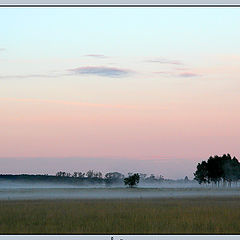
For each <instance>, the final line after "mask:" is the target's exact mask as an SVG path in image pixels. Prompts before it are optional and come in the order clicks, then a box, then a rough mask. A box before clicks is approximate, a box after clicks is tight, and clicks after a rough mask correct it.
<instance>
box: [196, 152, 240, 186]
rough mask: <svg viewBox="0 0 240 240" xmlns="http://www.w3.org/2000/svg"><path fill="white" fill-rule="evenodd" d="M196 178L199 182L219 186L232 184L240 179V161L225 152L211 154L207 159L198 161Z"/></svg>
mask: <svg viewBox="0 0 240 240" xmlns="http://www.w3.org/2000/svg"><path fill="white" fill-rule="evenodd" d="M194 179H195V180H196V181H198V183H199V184H202V183H203V184H209V183H213V184H216V185H217V186H220V185H222V186H227V185H228V186H230V187H231V184H232V182H235V183H237V182H238V181H239V180H240V163H239V161H238V160H237V158H236V157H233V158H232V157H231V155H230V154H229V153H228V154H223V155H222V156H217V155H215V156H210V157H209V158H208V160H207V161H202V162H201V163H198V165H197V170H196V172H195V173H194Z"/></svg>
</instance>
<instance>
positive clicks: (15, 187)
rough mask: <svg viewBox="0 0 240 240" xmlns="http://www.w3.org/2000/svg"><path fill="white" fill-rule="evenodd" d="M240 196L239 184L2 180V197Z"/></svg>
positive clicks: (141, 197) (1, 198) (35, 198)
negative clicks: (136, 184)
mask: <svg viewBox="0 0 240 240" xmlns="http://www.w3.org/2000/svg"><path fill="white" fill-rule="evenodd" d="M224 196H228V197H229V196H240V191H239V189H238V188H237V186H233V187H232V188H223V187H219V188H218V187H216V186H212V185H207V186H206V185H205V186H204V185H200V184H198V183H196V182H188V183H160V184H141V183H139V185H138V186H137V187H134V188H129V187H126V186H124V185H111V186H106V185H105V184H98V185H84V186H76V185H71V184H61V183H59V184H53V183H44V184H43V183H40V182H39V183H38V182H36V183H34V184H30V183H21V182H14V181H0V200H37V199H46V200H47V199H52V200H54V199H65V200H66V199H134V198H135V199H145V198H159V199H160V198H188V197H224Z"/></svg>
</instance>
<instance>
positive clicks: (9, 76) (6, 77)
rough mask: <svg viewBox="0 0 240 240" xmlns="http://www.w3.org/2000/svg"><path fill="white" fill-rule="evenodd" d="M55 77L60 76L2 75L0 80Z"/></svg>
mask: <svg viewBox="0 0 240 240" xmlns="http://www.w3.org/2000/svg"><path fill="white" fill-rule="evenodd" d="M55 77H59V76H58V75H53V74H25V75H0V79H14V78H18V79H26V78H55Z"/></svg>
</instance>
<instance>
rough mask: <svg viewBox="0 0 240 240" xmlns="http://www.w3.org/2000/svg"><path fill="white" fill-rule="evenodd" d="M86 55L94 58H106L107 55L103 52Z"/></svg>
mask: <svg viewBox="0 0 240 240" xmlns="http://www.w3.org/2000/svg"><path fill="white" fill-rule="evenodd" d="M85 56H86V57H94V58H107V56H105V55H103V54H87V55H85Z"/></svg>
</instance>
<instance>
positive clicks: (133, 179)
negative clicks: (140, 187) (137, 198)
mask: <svg viewBox="0 0 240 240" xmlns="http://www.w3.org/2000/svg"><path fill="white" fill-rule="evenodd" d="M139 179H140V176H139V174H138V173H135V174H133V175H130V176H129V177H127V178H124V184H125V185H128V186H129V187H131V188H132V187H134V186H136V185H137V184H138V183H139Z"/></svg>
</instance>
